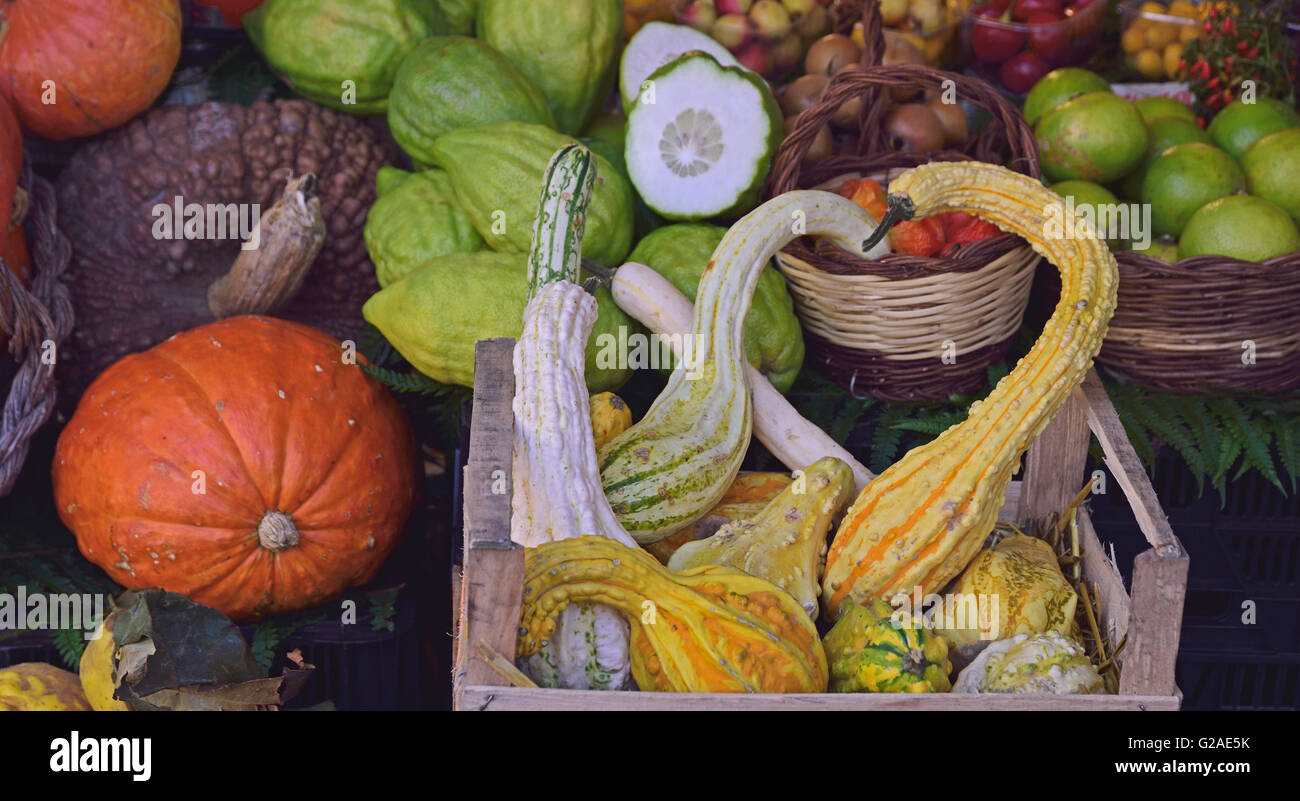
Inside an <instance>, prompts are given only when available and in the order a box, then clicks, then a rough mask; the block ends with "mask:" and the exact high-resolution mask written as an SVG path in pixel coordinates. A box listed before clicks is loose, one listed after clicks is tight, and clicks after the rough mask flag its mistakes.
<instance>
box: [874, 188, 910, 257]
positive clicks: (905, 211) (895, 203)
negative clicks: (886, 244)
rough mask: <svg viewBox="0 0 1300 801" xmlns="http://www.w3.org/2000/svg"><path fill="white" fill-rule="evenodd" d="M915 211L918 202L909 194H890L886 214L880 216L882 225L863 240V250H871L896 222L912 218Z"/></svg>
mask: <svg viewBox="0 0 1300 801" xmlns="http://www.w3.org/2000/svg"><path fill="white" fill-rule="evenodd" d="M915 213H916V204H914V203H913V202H912V199H911V198H909V197H908V196H907V195H890V196H889V205H888V207H887V208H886V209H885V216H884V217H881V218H880V225H877V226H876V230H874V231H872V232H871V236H869V237H867V238H866V239H864V240H862V250H863V252H866V251H869V250H871V249H872V248H873V247H875V246H876V245H877V244H878V243H879V242H880V240H882V239H884V238H885V234H887V233H889V229H890V228H893V227H894V223H897V222H902V221H904V220H910V219H912V215H913V214H915Z"/></svg>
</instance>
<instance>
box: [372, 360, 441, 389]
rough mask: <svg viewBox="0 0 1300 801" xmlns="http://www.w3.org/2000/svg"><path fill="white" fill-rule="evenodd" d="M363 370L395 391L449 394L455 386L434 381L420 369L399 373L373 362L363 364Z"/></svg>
mask: <svg viewBox="0 0 1300 801" xmlns="http://www.w3.org/2000/svg"><path fill="white" fill-rule="evenodd" d="M361 370H362V372H364V373H365V374H366V375H368V376H370V377H371V378H374V379H375V380H376V381H378V382H379V383H381V384H383V385H384V386H386V387H388V389H389V390H391V391H393V392H409V393H417V394H420V395H435V396H441V395H447V394H449V393H451V392H452V390H453V387H452V386H451V385H450V384H443V383H441V382H439V381H434V380H433V379H432V378H429V377H428V376H427V375H425V374H424V373H421V372H419V371H418V370H412V371H410V372H408V373H399V372H398V371H396V370H393V369H391V368H388V367H379V366H376V365H373V364H363V365H361Z"/></svg>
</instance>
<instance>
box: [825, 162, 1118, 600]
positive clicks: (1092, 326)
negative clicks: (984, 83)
mask: <svg viewBox="0 0 1300 801" xmlns="http://www.w3.org/2000/svg"><path fill="white" fill-rule="evenodd" d="M949 211H960V212H966V213H968V214H975V215H977V216H979V217H982V218H984V219H987V220H990V221H991V222H993V223H994V224H995V225H997V226H998V227H999V228H1001V229H1003V230H1006V231H1010V232H1012V233H1015V234H1018V235H1019V236H1021V237H1024V239H1025V240H1027V241H1028V242H1029V244H1030V245H1031V246H1032V247H1033V248H1034V250H1036V251H1037V252H1038V253H1040V254H1042V255H1043V256H1044V257H1045V258H1046V259H1047V260H1048V261H1050V262H1051V263H1052V264H1054V265H1056V266H1057V268H1059V269H1060V271H1061V299H1060V301H1059V302H1058V303H1057V306H1056V310H1055V311H1054V312H1053V314H1052V317H1051V319H1049V320H1048V321H1047V324H1046V326H1044V328H1043V332H1042V334H1041V335H1040V336H1039V338H1038V340H1037V341H1036V342H1035V343H1034V345H1033V347H1032V348H1030V350H1029V353H1028V354H1026V355H1025V357H1024V358H1023V359H1021V360H1020V362H1019V363H1018V364H1017V365H1016V367H1015V369H1013V370H1012V371H1011V373H1010V374H1009V375H1007V376H1006V377H1005V378H1003V379H1002V380H1001V381H999V382H998V385H997V387H995V388H994V389H993V391H992V392H991V393H990V394H989V395H988V397H987V398H985V399H984V400H982V401H978V402H976V403H974V404H972V405H971V408H970V412H969V414H968V416H967V418H966V420H964V421H963V422H961V423H959V424H957V425H955V426H953V427H952V428H949V429H948V430H947V431H945V432H944V433H943V434H941V435H940V436H939V437H938V438H937V439H935V440H933V441H932V442H930V443H928V444H926V445H922V446H920V447H917V448H914V449H912V450H911V451H909V452H908V453H907V455H905V456H904V457H903V458H902V459H901V460H899V461H898V462H897V463H895V464H894V465H893V466H891V467H890V468H889V469H888V470H886V471H885V472H884V473H882V474H881V475H879V476H877V477H876V479H875V480H874V481H872V482H871V484H869V485H868V486H867V488H866V490H864V491H863V493H862V494H861V495H860V496H859V497H858V499H857V501H856V502H855V503H854V504H853V507H852V508H851V509H849V511H848V513H847V514H846V515H845V517H844V521H843V523H842V524H841V525H840V529H839V531H838V533H837V534H836V536H835V540H834V542H833V543H832V544H831V548H830V553H829V555H828V557H827V563H826V574H825V576H824V577H823V579H822V600H823V608H824V609H825V610H826V611H827V613H828V614H829V615H830V616H831V617H832V618H833V617H834V616H835V614H836V613H837V612H838V610H839V609H840V606H841V604H843V603H844V602H845V601H846V600H847V599H849V598H853V599H855V600H859V601H861V600H865V599H870V598H885V599H889V598H891V597H893V596H895V595H896V594H898V593H911V592H912V589H913V588H914V587H917V586H919V587H921V588H922V591H923V593H929V592H936V591H938V590H940V589H942V588H943V587H944V585H946V584H947V583H948V582H949V581H951V580H952V579H953V578H954V577H956V576H957V575H958V574H959V573H960V572H961V571H962V570H963V569H964V568H965V567H966V565H967V564H968V563H969V562H970V560H971V558H972V557H973V556H974V555H975V553H976V551H978V550H979V548H980V546H981V545H982V544H983V542H984V540H985V538H986V537H987V536H988V534H989V532H990V531H992V529H993V526H994V524H995V523H996V522H997V515H998V510H999V509H1000V508H1001V507H1002V503H1003V501H1004V499H1005V497H1006V490H1007V485H1008V484H1009V483H1010V482H1011V476H1012V473H1013V472H1014V471H1015V470H1016V468H1017V466H1018V464H1019V461H1020V455H1021V454H1022V453H1023V452H1024V451H1025V449H1026V448H1028V447H1029V444H1030V443H1031V442H1032V441H1033V440H1034V438H1035V437H1037V436H1038V435H1039V434H1040V433H1041V432H1042V430H1043V428H1044V427H1045V426H1046V425H1047V422H1048V421H1049V420H1050V419H1051V418H1052V415H1053V414H1055V412H1056V410H1057V409H1059V408H1060V406H1061V405H1062V404H1063V403H1064V402H1065V399H1066V397H1067V396H1068V395H1069V393H1070V391H1071V390H1072V389H1073V388H1074V387H1075V386H1077V385H1078V384H1079V383H1080V382H1081V381H1082V380H1083V377H1084V374H1085V373H1086V372H1087V371H1088V368H1089V367H1090V366H1091V364H1092V359H1093V357H1094V356H1095V355H1096V354H1097V351H1098V350H1099V349H1100V348H1101V342H1102V339H1103V337H1104V336H1105V334H1106V326H1107V323H1108V322H1109V320H1110V318H1111V315H1112V313H1113V312H1114V310H1115V290H1116V285H1117V283H1118V273H1117V270H1116V267H1115V257H1114V256H1112V255H1111V253H1110V251H1109V250H1108V249H1107V247H1106V244H1105V242H1104V241H1103V240H1101V239H1099V238H1097V236H1096V234H1095V232H1094V231H1093V229H1092V228H1091V226H1090V225H1089V224H1088V223H1087V222H1086V220H1084V219H1083V218H1080V217H1077V216H1075V215H1074V214H1073V211H1072V210H1070V209H1068V208H1066V207H1065V206H1064V205H1063V203H1062V201H1061V198H1060V197H1059V196H1057V195H1056V194H1055V193H1054V192H1051V191H1050V190H1048V189H1047V188H1045V187H1044V186H1043V185H1042V184H1040V183H1039V182H1037V181H1035V180H1033V179H1032V178H1028V177H1026V176H1024V175H1021V174H1019V173H1015V172H1012V171H1011V170H1008V169H1006V168H1004V167H998V166H994V165H991V164H981V163H977V162H955V163H954V162H947V163H943V162H935V163H931V164H926V165H923V166H920V167H916V168H915V169H912V170H909V171H907V172H905V173H903V174H902V175H900V176H899V177H898V178H896V179H894V181H893V182H892V183H891V184H890V185H889V211H888V212H887V213H886V215H885V219H884V220H882V222H881V225H880V227H879V228H878V229H877V230H876V232H875V233H874V234H873V235H872V238H873V239H874V238H875V237H877V236H883V235H884V233H885V231H886V230H887V229H888V227H889V225H890V224H891V223H892V222H893V221H895V220H897V219H899V218H903V219H907V218H910V217H912V216H916V217H928V216H930V215H932V214H938V213H942V212H949ZM1071 217H1072V218H1073V219H1071ZM1054 223H1055V225H1054ZM1064 232H1073V233H1074V237H1073V238H1066V237H1065V236H1063V235H1062V234H1063V233H1064ZM871 242H872V240H871V239H868V240H867V242H865V243H864V244H863V248H864V249H865V248H867V247H869V246H870V245H871Z"/></svg>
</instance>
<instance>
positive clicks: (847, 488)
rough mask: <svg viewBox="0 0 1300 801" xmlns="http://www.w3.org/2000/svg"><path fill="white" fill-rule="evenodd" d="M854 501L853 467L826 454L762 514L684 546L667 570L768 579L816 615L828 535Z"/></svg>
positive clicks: (726, 526)
mask: <svg viewBox="0 0 1300 801" xmlns="http://www.w3.org/2000/svg"><path fill="white" fill-rule="evenodd" d="M852 500H853V469H852V468H850V467H849V466H848V465H847V464H845V463H844V462H842V461H840V460H839V459H836V458H835V457H833V456H828V457H826V458H825V459H819V460H818V461H817V462H816V463H814V464H813V465H812V466H810V467H808V468H807V469H806V470H803V471H800V473H798V474H796V478H795V479H794V482H793V483H792V484H791V485H790V486H788V487H786V489H785V490H784V491H783V492H781V494H779V495H777V496H776V498H774V499H773V500H772V501H771V502H770V503H769V504H768V505H767V506H766V507H764V508H763V510H762V511H761V512H759V513H758V515H756V516H755V517H752V518H750V519H748V520H737V521H735V522H733V523H728V524H726V525H725V526H723V527H722V528H720V529H718V531H717V533H716V534H714V535H713V536H711V537H709V538H708V539H705V540H697V541H695V542H688V543H686V544H685V545H683V546H682V547H681V548H679V549H678V550H677V552H676V553H674V554H673V557H672V559H670V560H669V562H668V567H669V569H671V570H689V569H691V568H693V567H703V566H705V565H729V566H731V567H735V568H739V569H740V570H743V571H745V572H746V573H748V574H750V575H751V576H757V577H758V578H761V579H766V580H767V581H770V582H772V583H773V584H775V585H776V586H778V587H780V588H781V589H783V590H785V591H786V592H788V593H790V594H791V595H793V596H794V597H795V600H796V601H798V602H799V604H800V605H801V606H803V608H804V611H805V612H807V613H808V614H809V616H811V617H813V618H816V617H817V595H818V592H819V589H820V587H819V580H820V579H821V574H822V565H824V564H825V560H826V535H827V533H828V532H829V531H830V527H831V524H832V523H834V522H835V519H836V518H837V517H838V516H839V514H840V513H841V512H843V511H844V507H846V506H848V504H849V502H850V501H852Z"/></svg>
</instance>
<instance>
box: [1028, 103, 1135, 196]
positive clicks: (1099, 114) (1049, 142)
mask: <svg viewBox="0 0 1300 801" xmlns="http://www.w3.org/2000/svg"><path fill="white" fill-rule="evenodd" d="M1034 138H1035V139H1036V140H1037V141H1038V154H1039V158H1040V159H1041V160H1042V163H1043V173H1044V174H1045V175H1046V176H1047V178H1048V179H1049V180H1051V181H1065V180H1069V179H1071V178H1082V179H1084V180H1085V181H1093V182H1094V183H1108V182H1110V181H1113V180H1115V179H1116V178H1120V177H1122V176H1123V175H1125V174H1126V173H1128V172H1129V171H1130V170H1133V169H1134V168H1136V167H1137V166H1138V165H1139V164H1140V163H1141V161H1142V156H1143V154H1144V153H1145V152H1146V148H1147V139H1148V136H1147V126H1146V124H1145V123H1143V122H1142V115H1140V114H1138V113H1137V109H1135V108H1133V104H1132V103H1130V102H1129V101H1127V100H1125V99H1124V98H1122V97H1120V96H1119V95H1116V94H1111V93H1110V92H1091V93H1089V94H1085V95H1079V96H1078V97H1076V98H1074V99H1073V100H1069V101H1066V102H1065V103H1062V104H1061V105H1059V106H1057V107H1056V108H1054V109H1052V110H1051V111H1049V112H1047V113H1046V114H1044V115H1043V117H1042V119H1040V120H1039V121H1038V124H1037V125H1036V126H1034Z"/></svg>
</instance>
